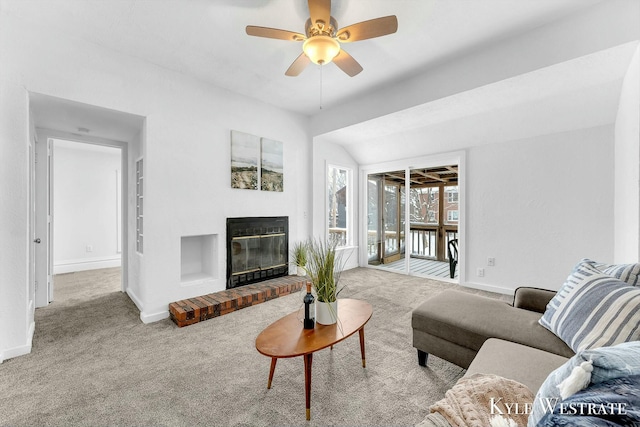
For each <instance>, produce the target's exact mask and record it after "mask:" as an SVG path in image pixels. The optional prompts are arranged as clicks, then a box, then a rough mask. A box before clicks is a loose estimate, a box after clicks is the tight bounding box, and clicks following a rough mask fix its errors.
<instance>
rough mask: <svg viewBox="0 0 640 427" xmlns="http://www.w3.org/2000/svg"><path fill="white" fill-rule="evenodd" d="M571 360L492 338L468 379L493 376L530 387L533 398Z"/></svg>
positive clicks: (474, 363) (475, 362)
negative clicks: (484, 375) (545, 382)
mask: <svg viewBox="0 0 640 427" xmlns="http://www.w3.org/2000/svg"><path fill="white" fill-rule="evenodd" d="M567 360H569V359H568V358H566V357H563V356H558V355H557V354H553V353H549V352H546V351H542V350H538V349H537V348H532V347H527V346H524V345H521V344H516V343H513V342H510V341H505V340H500V339H496V338H490V339H488V340H487V341H485V343H484V344H483V345H482V347H481V348H480V351H479V352H478V354H477V355H476V357H475V359H473V362H471V365H469V369H468V370H467V372H466V374H465V376H467V375H473V374H494V375H499V376H501V377H505V378H510V379H512V380H515V381H518V382H519V383H522V384H524V385H526V386H527V387H529V390H531V391H532V392H533V393H534V394H535V393H536V392H537V391H538V389H539V388H540V386H541V385H542V384H543V383H544V381H545V380H546V379H547V376H548V375H549V372H552V371H553V370H554V369H557V368H558V367H560V366H562V365H563V364H565V363H566V362H567Z"/></svg>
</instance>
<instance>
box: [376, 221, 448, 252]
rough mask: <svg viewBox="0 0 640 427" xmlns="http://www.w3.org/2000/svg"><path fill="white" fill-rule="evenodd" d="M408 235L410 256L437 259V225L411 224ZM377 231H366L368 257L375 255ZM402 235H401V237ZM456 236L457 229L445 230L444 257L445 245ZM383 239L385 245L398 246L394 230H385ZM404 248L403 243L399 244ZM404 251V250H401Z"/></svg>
mask: <svg viewBox="0 0 640 427" xmlns="http://www.w3.org/2000/svg"><path fill="white" fill-rule="evenodd" d="M409 231H410V233H411V234H410V236H409V248H410V249H411V252H410V256H411V257H414V258H425V259H437V258H438V256H437V250H438V227H437V226H429V225H422V224H411V226H410V228H409ZM377 237H378V233H377V231H375V230H369V231H368V232H367V254H368V256H369V259H371V257H373V256H375V255H377V253H378V244H379V242H378V241H377ZM402 237H403V235H402V236H401V238H402ZM457 238H458V230H457V229H453V228H450V229H447V230H445V255H444V258H445V259H447V257H448V254H447V250H446V248H447V245H448V244H449V241H450V240H453V239H457ZM385 240H386V242H387V245H390V246H391V247H394V248H397V247H398V241H397V240H398V239H397V233H396V232H395V231H387V232H385ZM401 247H402V248H403V249H404V245H402V246H401ZM403 252H404V251H403Z"/></svg>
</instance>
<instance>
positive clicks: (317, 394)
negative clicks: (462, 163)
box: [0, 268, 506, 426]
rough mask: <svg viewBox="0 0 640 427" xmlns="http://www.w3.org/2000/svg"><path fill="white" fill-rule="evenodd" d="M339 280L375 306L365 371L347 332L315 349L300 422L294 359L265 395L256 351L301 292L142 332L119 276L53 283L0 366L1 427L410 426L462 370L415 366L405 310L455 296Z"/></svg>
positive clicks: (404, 284) (381, 277) (428, 285)
mask: <svg viewBox="0 0 640 427" xmlns="http://www.w3.org/2000/svg"><path fill="white" fill-rule="evenodd" d="M64 276H68V277H64ZM342 283H343V284H345V285H346V288H345V289H344V291H343V293H342V294H341V296H342V297H345V298H357V299H362V300H366V301H368V302H369V303H371V304H372V306H373V316H372V318H371V320H370V321H369V323H368V324H367V325H366V327H365V339H366V355H367V367H366V368H364V369H363V368H362V365H361V361H360V349H359V341H358V338H357V334H355V335H354V336H352V337H350V338H348V339H346V340H344V341H342V342H341V343H339V344H338V345H336V346H335V347H334V348H333V350H329V349H325V350H322V351H319V352H317V353H315V354H314V358H313V377H312V392H311V421H306V420H305V400H304V372H303V361H302V358H292V359H281V360H279V361H278V365H277V368H276V371H275V376H274V380H273V386H272V388H271V389H270V390H267V387H266V384H267V377H268V374H269V364H270V359H269V358H267V357H265V356H262V355H261V354H259V353H258V352H257V351H256V349H255V338H256V336H257V335H258V334H259V333H260V331H262V329H264V328H265V327H266V326H268V325H269V324H270V323H272V322H274V321H275V320H277V319H279V318H280V317H282V316H284V315H286V314H288V313H290V312H293V311H295V310H298V309H300V308H301V306H302V296H303V294H302V293H295V294H292V295H288V296H285V297H282V298H278V299H275V300H272V301H268V302H266V303H263V304H259V305H256V306H253V307H249V308H245V309H243V310H239V311H237V312H233V313H231V314H227V315H225V316H221V317H218V318H215V319H211V320H207V321H205V322H201V323H197V324H195V325H191V326H187V327H184V328H178V327H177V326H176V325H175V324H174V323H173V322H171V321H170V320H169V319H165V320H163V321H159V322H155V323H152V324H148V325H145V324H143V323H142V322H141V321H140V318H139V312H138V310H137V308H136V306H135V305H134V304H133V303H132V302H131V300H130V299H129V298H128V297H127V295H126V294H124V293H122V292H119V288H120V278H119V270H118V269H105V270H96V271H94V272H87V273H73V274H69V275H63V276H56V282H55V285H56V288H55V289H56V294H55V295H56V301H55V302H54V303H52V304H50V305H49V306H48V307H45V308H40V309H37V310H36V330H35V335H34V338H33V349H32V352H31V354H28V355H26V356H21V357H17V358H14V359H9V360H7V361H5V362H4V363H2V364H0V378H1V381H0V425H2V426H47V425H52V426H200V425H201V426H295V425H300V426H325V425H335V426H375V425H380V426H413V425H415V424H417V423H419V422H420V421H422V419H423V418H424V417H425V416H426V415H427V414H428V412H429V406H430V405H431V404H433V403H434V402H436V401H437V400H439V399H441V398H442V397H443V396H444V393H445V391H446V390H447V389H449V388H450V387H451V386H452V385H453V384H454V383H455V382H456V381H457V380H458V378H460V377H461V376H462V375H463V374H464V370H463V369H462V368H460V367H458V366H455V365H453V364H450V363H448V362H446V361H444V360H441V359H438V358H437V357H434V356H431V357H430V358H429V364H428V367H426V368H421V367H420V366H419V365H418V362H417V355H416V351H415V349H414V348H413V347H412V344H411V311H412V310H413V309H414V308H415V307H417V306H418V305H419V304H420V303H421V302H422V301H424V300H426V299H427V298H429V297H431V296H433V295H435V294H437V293H439V292H441V291H443V290H444V289H449V288H458V289H462V288H460V287H458V286H457V285H453V284H450V283H444V282H439V281H435V280H429V279H423V278H417V277H410V276H403V275H398V274H394V273H390V272H385V271H380V270H375V269H369V268H358V269H354V270H350V271H347V272H344V273H343V274H342ZM74 287H75V288H74ZM87 288H92V289H93V291H90V290H87ZM462 290H465V291H466V292H472V293H481V294H485V295H490V294H488V293H486V292H482V291H475V290H469V289H462ZM493 296H495V297H496V298H503V299H506V297H504V296H498V295H495V294H494V295H493Z"/></svg>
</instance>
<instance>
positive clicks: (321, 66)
mask: <svg viewBox="0 0 640 427" xmlns="http://www.w3.org/2000/svg"><path fill="white" fill-rule="evenodd" d="M323 67H324V65H322V64H320V109H321V110H322V68H323Z"/></svg>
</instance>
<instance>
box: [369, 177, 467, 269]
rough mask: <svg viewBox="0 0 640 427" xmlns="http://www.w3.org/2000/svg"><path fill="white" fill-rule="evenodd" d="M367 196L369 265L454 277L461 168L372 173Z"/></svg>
mask: <svg viewBox="0 0 640 427" xmlns="http://www.w3.org/2000/svg"><path fill="white" fill-rule="evenodd" d="M366 197H367V218H368V219H367V247H368V262H369V264H370V265H378V266H384V267H385V268H391V269H394V270H398V271H403V272H405V273H412V274H418V275H427V276H438V277H445V276H446V277H449V275H450V274H449V271H450V270H449V254H448V247H449V242H450V241H452V240H454V239H457V234H458V219H459V207H458V199H459V193H458V169H457V166H456V165H451V166H443V167H437V168H422V169H419V168H414V169H410V170H408V171H406V172H405V171H390V172H382V173H376V174H369V175H367V196H366ZM407 216H408V220H409V225H408V227H407V224H406V218H407ZM407 257H408V258H409V260H408V261H409V262H407V259H406V258H407ZM454 270H455V268H454Z"/></svg>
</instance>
